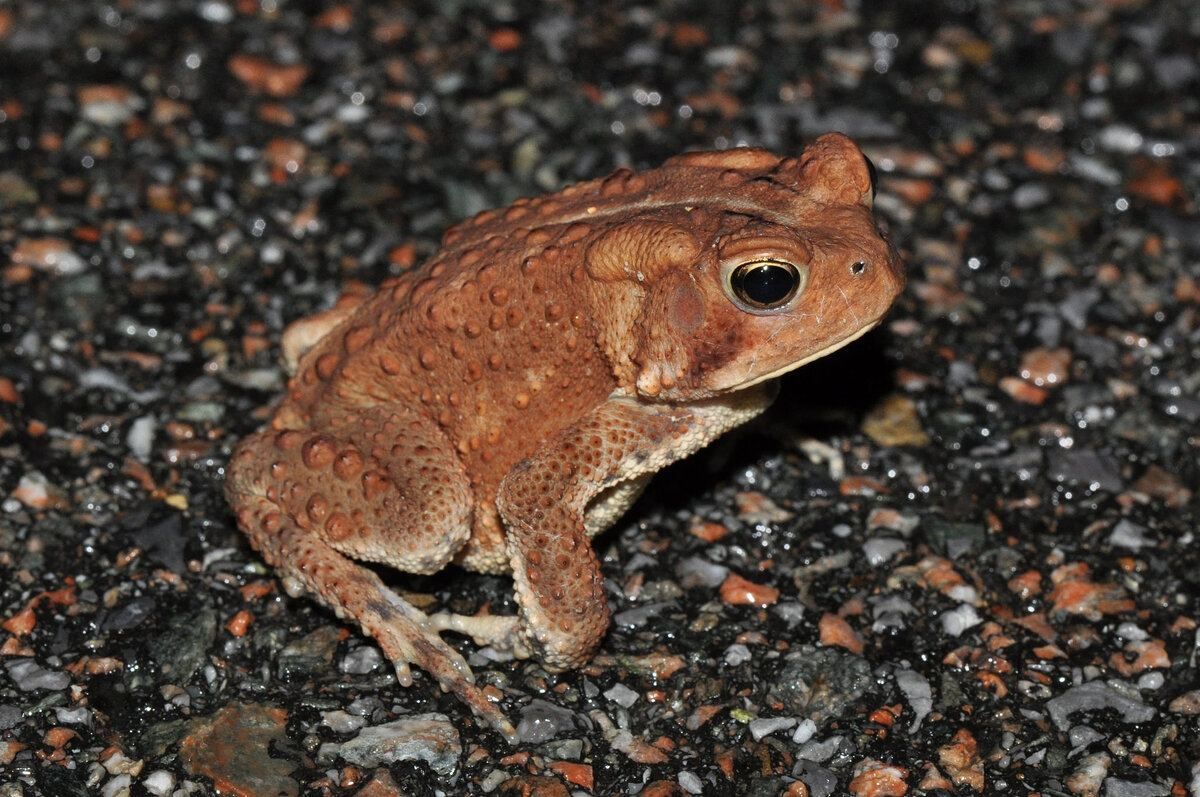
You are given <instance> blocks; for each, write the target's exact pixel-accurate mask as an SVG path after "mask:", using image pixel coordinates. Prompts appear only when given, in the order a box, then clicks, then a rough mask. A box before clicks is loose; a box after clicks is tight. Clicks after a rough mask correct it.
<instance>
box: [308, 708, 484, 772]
mask: <svg viewBox="0 0 1200 797" xmlns="http://www.w3.org/2000/svg"><path fill="white" fill-rule="evenodd" d="M461 754H462V747H461V745H460V743H459V738H458V731H457V730H456V729H455V727H454V724H453V723H451V722H450V718H449V717H447V716H446V715H445V714H436V713H428V714H415V715H413V716H410V717H402V718H400V719H398V720H393V721H392V722H386V723H384V724H382V725H371V726H367V727H365V728H363V729H362V730H360V731H359V732H358V735H357V736H355V737H354V738H353V739H350V740H348V741H346V742H341V743H337V742H328V743H326V744H322V745H321V747H320V749H319V750H318V756H319V757H320V758H322V759H323V760H325V761H330V760H332V759H333V758H335V757H337V756H341V757H342V758H343V759H345V760H346V761H348V762H350V763H351V764H357V765H358V766H361V767H377V766H381V765H384V766H386V765H389V764H395V763H398V762H400V761H423V762H424V763H425V764H427V765H428V766H429V768H430V769H432V770H433V771H434V772H436V773H437V774H438V775H440V776H442V777H444V778H445V777H450V776H451V775H453V774H454V773H455V772H456V771H457V770H458V760H459V756H460V755H461Z"/></svg>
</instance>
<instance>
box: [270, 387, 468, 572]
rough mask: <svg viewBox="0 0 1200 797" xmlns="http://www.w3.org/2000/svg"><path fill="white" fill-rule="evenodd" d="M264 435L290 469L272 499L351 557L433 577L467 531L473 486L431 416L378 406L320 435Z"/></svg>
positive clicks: (347, 418) (454, 550)
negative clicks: (471, 486)
mask: <svg viewBox="0 0 1200 797" xmlns="http://www.w3.org/2000/svg"><path fill="white" fill-rule="evenodd" d="M266 435H268V436H274V440H275V444H274V446H273V449H274V450H273V451H272V452H271V454H272V457H274V458H276V459H277V460H279V461H281V462H282V463H283V464H284V466H285V469H286V471H287V472H288V478H286V479H285V480H284V481H283V483H282V484H278V485H277V489H278V493H277V497H276V499H275V501H276V503H278V504H279V506H280V508H281V509H282V510H283V511H284V512H285V513H286V514H287V515H288V516H289V517H292V518H294V519H295V520H296V522H297V523H298V524H299V525H301V526H302V527H303V526H305V525H307V526H308V530H309V531H310V532H311V533H313V534H316V535H318V536H320V537H321V538H322V539H324V540H325V541H326V542H327V543H328V544H329V545H330V547H332V548H334V549H335V550H337V551H339V552H341V553H343V554H345V555H346V556H349V557H352V558H354V559H360V560H366V561H371V562H380V563H383V564H387V565H389V566H391V567H395V568H398V569H400V570H404V571H406V572H410V573H433V572H436V571H438V570H440V569H442V567H444V566H445V565H446V563H447V562H449V561H450V559H451V557H453V555H454V553H455V552H456V551H457V550H458V549H459V548H460V547H461V546H462V544H463V543H464V542H465V541H466V539H467V537H468V536H469V535H470V530H471V516H472V496H471V490H470V482H469V480H468V478H467V475H466V472H465V471H464V469H463V466H462V463H461V462H460V461H459V459H458V457H457V455H456V454H455V452H454V449H453V446H451V444H450V441H449V440H448V438H447V437H446V435H445V433H444V432H442V430H441V429H440V428H438V427H437V425H436V424H434V423H432V422H431V421H429V420H428V419H426V418H423V417H421V416H419V415H417V414H415V413H413V412H411V411H409V410H405V409H404V408H397V407H377V408H374V409H370V410H365V411H362V412H359V413H355V414H353V415H350V416H347V417H345V418H344V419H342V420H341V422H340V423H338V424H337V426H336V427H333V428H331V429H329V430H327V431H325V432H324V433H320V434H318V433H312V432H295V431H289V432H266ZM297 435H298V436H299V437H296V436H297ZM277 468H278V463H276V464H275V465H273V466H271V469H277Z"/></svg>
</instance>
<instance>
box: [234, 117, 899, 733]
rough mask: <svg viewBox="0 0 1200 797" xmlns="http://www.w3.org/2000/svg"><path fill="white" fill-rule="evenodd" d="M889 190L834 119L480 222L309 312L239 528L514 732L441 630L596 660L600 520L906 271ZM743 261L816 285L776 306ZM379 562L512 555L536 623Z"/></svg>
mask: <svg viewBox="0 0 1200 797" xmlns="http://www.w3.org/2000/svg"><path fill="white" fill-rule="evenodd" d="M871 201H872V184H871V175H870V172H869V168H868V166H867V164H866V161H865V159H864V157H863V155H862V153H861V152H860V151H859V149H858V148H857V147H856V146H855V145H854V144H853V143H852V142H851V141H850V140H849V139H847V138H845V137H844V136H841V135H838V134H829V135H825V136H822V137H821V138H819V139H818V140H817V141H815V142H814V143H813V144H812V145H811V146H809V147H808V148H807V149H806V150H805V151H804V153H803V154H802V155H801V157H799V158H778V157H776V156H774V155H772V154H770V153H768V152H765V151H763V150H757V149H735V150H729V151H725V152H705V153H693V154H688V155H682V156H679V157H676V158H672V159H671V160H669V161H667V162H666V163H665V164H664V165H663V166H662V167H660V168H658V169H655V170H653V171H649V172H645V173H642V174H633V173H631V172H628V171H620V172H617V173H615V174H613V175H611V176H609V177H607V178H604V179H602V180H596V181H592V182H587V183H581V184H579V185H575V186H572V187H570V188H567V189H566V190H564V191H561V192H559V193H557V194H551V195H548V196H544V197H542V198H540V199H535V200H521V201H519V202H517V203H515V204H514V205H512V207H510V208H507V209H504V210H495V211H489V212H486V213H483V214H481V215H479V216H476V217H475V218H474V219H471V220H470V221H467V222H465V223H463V224H461V225H459V226H457V227H455V228H453V229H452V230H450V231H449V232H448V233H447V234H446V236H445V240H444V241H443V246H442V249H441V250H440V251H439V252H438V254H437V255H436V256H435V257H434V258H433V259H432V260H431V261H430V262H429V263H427V264H426V265H425V266H424V267H423V268H421V269H419V270H416V271H413V272H411V273H408V274H405V275H403V276H401V277H399V278H397V279H394V280H391V281H389V282H388V283H386V284H385V285H384V286H382V288H381V289H380V290H379V292H378V293H376V294H375V295H374V296H372V297H370V298H368V299H366V300H360V301H358V302H357V303H353V302H351V303H348V304H346V305H344V306H341V307H339V308H338V309H335V310H333V311H330V312H328V313H325V314H322V315H320V316H316V317H314V318H312V319H309V320H307V321H303V322H299V323H298V324H296V325H294V326H293V327H292V328H291V329H289V331H288V333H287V334H286V336H285V340H284V348H285V355H286V356H288V358H289V359H290V360H291V361H292V362H293V364H294V365H295V366H296V369H295V376H294V377H293V378H292V380H291V382H290V384H289V387H288V392H287V395H286V396H285V397H284V399H283V400H282V402H281V403H280V405H279V406H278V408H277V409H276V411H275V414H274V417H273V418H272V419H271V421H270V423H269V424H268V425H267V426H265V427H264V428H263V429H261V430H260V431H258V432H257V433H256V434H254V435H252V436H250V437H249V438H247V439H245V440H243V441H242V442H241V444H240V445H239V446H238V447H237V450H236V452H235V453H234V456H233V459H232V461H231V462H230V465H229V474H228V480H227V487H226V490H227V494H228V497H229V501H230V503H231V504H232V506H233V507H234V509H235V510H236V513H237V517H238V522H239V524H240V525H241V527H242V528H243V529H244V530H245V532H246V533H247V534H248V535H249V537H250V540H251V542H252V543H253V545H254V546H255V548H257V549H258V550H259V551H261V552H262V554H263V556H264V557H265V558H266V559H267V561H268V562H270V563H271V564H272V565H274V566H275V567H276V568H277V569H278V570H279V571H280V572H281V573H282V574H283V576H284V580H285V585H287V587H288V589H289V592H293V593H295V592H300V591H307V592H310V593H313V594H315V595H316V596H317V597H318V598H319V599H320V600H321V601H322V602H324V603H325V604H327V605H329V606H331V607H332V608H333V609H334V610H335V611H336V612H337V614H338V616H339V617H345V618H348V619H353V620H355V621H356V622H358V623H359V624H360V625H361V626H362V628H363V629H364V630H365V631H366V633H368V634H370V635H371V636H373V637H375V638H376V639H377V640H378V642H379V644H380V645H381V646H382V648H383V650H384V652H385V653H386V655H387V656H388V657H389V658H390V659H391V660H392V661H393V662H394V663H395V665H396V668H397V672H398V675H399V678H400V681H401V683H403V684H405V685H407V684H408V683H411V674H410V672H409V665H410V664H416V665H418V666H420V667H421V668H423V669H425V670H426V671H428V672H430V673H431V674H432V675H433V676H434V677H435V678H437V680H438V681H439V682H440V683H441V685H442V686H443V687H445V688H447V689H450V690H453V691H454V692H456V693H457V694H458V695H459V696H460V697H461V698H462V699H463V700H464V701H465V702H466V703H467V704H469V705H470V706H471V708H472V709H473V710H474V711H475V712H476V713H477V714H478V715H479V716H480V717H482V718H484V719H485V720H487V721H488V722H490V723H491V724H492V725H493V726H494V727H495V728H496V729H498V730H500V731H501V732H503V733H505V734H506V735H508V736H509V738H513V735H514V734H513V729H512V726H511V725H510V724H509V723H508V721H507V720H506V719H505V718H504V716H503V714H501V712H500V711H499V710H498V709H497V708H496V707H495V706H494V705H492V704H491V703H490V702H488V700H487V699H486V697H485V696H484V694H483V692H482V691H481V690H479V689H478V688H477V687H475V686H474V685H473V678H472V675H471V672H470V670H469V669H468V668H467V666H466V663H465V662H464V661H463V659H462V658H461V657H460V656H459V655H458V654H457V653H456V652H455V651H454V650H453V649H452V648H450V647H449V646H448V645H447V644H446V643H445V642H444V641H443V640H442V639H441V637H440V631H443V630H447V629H452V630H455V631H459V632H463V633H467V634H470V635H471V636H473V637H474V638H475V639H476V641H477V642H479V643H480V644H491V645H495V646H498V647H501V648H505V649H508V650H511V651H513V652H514V653H515V654H516V655H518V656H533V657H535V658H537V659H539V660H540V661H542V662H543V663H544V664H545V665H546V666H547V667H549V668H552V669H564V668H570V667H575V666H578V665H580V664H582V663H583V662H585V661H587V660H588V659H589V658H590V657H591V656H592V654H593V653H594V651H595V650H596V648H597V646H598V645H599V643H600V641H601V638H602V637H603V635H604V632H605V630H606V628H607V626H608V621H609V619H608V614H609V613H608V607H607V603H606V601H605V596H604V588H603V583H602V576H601V572H600V568H599V565H598V562H597V559H596V555H595V553H594V552H593V550H592V547H591V544H590V537H591V535H593V534H595V533H596V532H598V531H600V530H601V529H602V528H604V527H605V526H607V525H609V524H610V523H611V522H612V521H613V520H615V519H616V517H618V516H619V515H620V513H621V512H622V511H624V509H625V508H626V507H627V506H628V505H629V503H630V502H631V501H632V500H633V499H634V498H636V496H637V494H638V493H639V492H640V490H641V488H642V487H643V486H644V485H645V483H646V481H647V479H648V478H649V476H650V474H652V473H654V472H655V471H657V470H659V469H660V468H662V467H663V466H665V465H667V464H669V463H671V462H673V461H675V460H677V459H679V458H681V457H684V456H687V455H688V454H690V453H692V452H693V451H695V450H697V449H698V448H700V447H701V446H704V445H706V444H707V443H708V442H710V441H711V440H712V439H713V438H715V437H716V436H717V435H719V434H721V433H722V432H724V431H726V430H727V429H729V428H731V427H733V426H735V425H737V424H740V423H743V422H744V421H746V420H748V419H749V418H751V417H753V416H754V415H755V414H757V413H758V412H760V411H762V410H763V409H764V408H765V407H766V406H767V405H768V404H769V403H770V401H771V398H772V397H773V395H774V392H773V389H772V382H771V380H772V379H773V378H774V377H776V376H778V375H780V374H782V373H784V372H786V371H789V370H791V369H793V368H796V367H798V366H800V365H802V364H804V363H806V362H808V361H810V360H813V359H815V358H817V357H820V356H822V355H824V354H827V353H829V352H830V351H833V350H834V349H836V348H838V347H840V346H842V345H844V344H846V343H848V342H849V341H851V340H854V339H855V338H857V337H858V336H859V335H861V334H862V333H864V332H865V331H867V330H868V329H870V328H871V327H873V326H875V325H876V324H877V323H878V322H879V321H880V319H881V318H882V317H883V315H884V313H885V312H886V311H887V310H888V308H889V307H890V306H891V304H892V302H893V300H894V299H895V297H896V295H897V294H898V293H899V291H900V290H901V288H902V287H903V282H904V277H903V272H902V266H901V263H900V260H899V258H898V256H897V254H896V252H895V251H894V250H893V249H892V248H891V247H890V246H889V245H888V243H887V242H886V241H885V240H884V239H883V238H882V237H881V236H880V234H879V233H878V232H877V230H876V227H875V224H874V221H873V219H872V214H871ZM743 263H752V264H754V265H753V266H750V267H749V268H751V269H754V268H758V267H759V266H760V265H763V264H765V267H766V268H767V269H769V270H770V273H771V274H774V275H779V274H783V275H785V277H786V276H788V275H791V276H792V277H794V278H795V279H796V280H798V281H799V282H800V283H802V284H801V285H800V289H799V290H798V291H797V292H796V293H795V295H794V296H792V297H791V298H788V299H786V301H783V302H782V303H779V304H778V306H769V307H768V306H761V305H762V303H761V302H758V303H756V301H757V300H759V299H761V292H759V293H754V292H753V291H752V292H751V293H752V294H753V295H752V296H750V297H747V295H746V292H745V290H744V289H742V290H741V292H740V293H739V277H738V276H737V275H738V274H739V273H740V271H739V269H738V266H739V265H740V264H743ZM787 264H790V266H789V265H787ZM785 282H786V279H785ZM772 290H776V289H775V288H768V289H767V290H766V292H767V293H768V294H769V293H770V292H771V291H772ZM768 298H770V297H768ZM355 560H360V561H368V562H377V563H382V564H386V565H390V566H392V567H395V568H398V569H400V570H403V571H407V572H411V573H432V572H435V571H437V570H440V569H441V568H442V567H444V566H445V565H447V564H449V563H451V562H454V563H456V564H459V565H461V566H463V567H465V568H467V569H469V570H476V571H481V572H504V571H509V572H511V573H512V577H513V580H514V588H515V591H516V598H517V603H518V605H519V614H518V615H517V616H516V617H501V616H494V617H464V616H459V615H450V614H438V615H433V616H426V615H424V614H423V613H421V612H420V611H418V610H416V609H415V608H413V607H412V606H410V605H409V604H408V603H406V602H405V601H404V600H403V599H402V598H401V597H400V596H399V595H397V594H396V593H395V592H394V591H392V590H390V589H388V588H387V587H386V586H384V584H383V583H382V582H381V581H380V579H379V578H378V576H377V575H376V574H375V573H374V572H373V571H372V570H370V569H369V568H366V567H363V566H361V565H359V564H357V563H356V561H355Z"/></svg>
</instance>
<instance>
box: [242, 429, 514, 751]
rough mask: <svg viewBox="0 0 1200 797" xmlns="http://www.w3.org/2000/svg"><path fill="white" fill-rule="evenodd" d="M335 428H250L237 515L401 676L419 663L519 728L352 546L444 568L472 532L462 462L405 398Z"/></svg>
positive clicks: (290, 584) (383, 558) (371, 556)
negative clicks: (402, 404) (403, 403)
mask: <svg viewBox="0 0 1200 797" xmlns="http://www.w3.org/2000/svg"><path fill="white" fill-rule="evenodd" d="M342 430H345V432H344V436H339V435H338V434H337V433H339V432H342ZM333 431H334V434H317V433H314V432H308V431H297V430H287V431H274V430H270V429H265V430H262V431H260V432H258V433H257V434H255V435H252V436H250V437H248V438H246V439H245V440H244V441H243V442H242V443H241V444H240V445H239V446H238V449H237V451H236V452H235V454H234V456H233V459H232V460H231V461H230V463H229V474H228V478H227V480H226V492H227V494H228V497H229V501H230V503H231V504H232V505H233V507H234V508H235V510H236V512H237V517H238V523H239V524H240V525H241V527H242V528H243V529H244V530H245V531H246V533H247V534H248V535H249V537H250V540H251V543H252V544H253V545H254V547H255V548H256V549H258V550H259V551H260V552H261V553H262V555H263V558H264V559H266V560H267V562H268V563H270V564H271V565H273V566H274V567H276V568H277V569H278V571H279V572H280V574H281V575H282V576H283V578H284V584H285V586H286V587H287V588H288V591H289V593H292V594H296V593H298V592H300V591H301V590H303V591H307V592H310V593H312V594H313V595H315V596H316V597H317V598H318V599H319V600H320V601H321V602H322V603H324V604H326V605H327V606H329V607H330V608H332V609H333V610H334V611H335V612H336V613H337V615H338V616H339V617H342V618H346V619H352V620H354V621H356V622H357V623H359V625H361V626H362V629H363V631H364V632H366V633H367V634H369V635H370V636H372V637H374V638H375V640H376V641H377V642H378V643H379V645H380V647H381V648H382V649H383V652H384V654H385V655H386V656H387V657H388V658H389V659H390V660H391V661H392V662H393V664H394V665H395V667H396V673H397V677H398V678H399V680H400V682H401V683H402V684H404V685H406V686H407V685H408V684H410V683H411V682H412V676H411V672H410V670H409V665H411V664H415V665H417V666H418V667H420V668H422V669H423V670H425V671H426V672H428V673H429V674H430V675H432V676H433V677H434V678H435V679H436V680H437V681H438V683H439V684H441V686H442V687H443V688H445V689H447V690H449V691H453V692H454V693H455V694H456V695H457V696H458V697H459V698H460V699H462V700H463V702H465V703H466V704H467V705H468V706H470V707H471V709H472V710H473V711H474V712H475V713H476V714H477V715H478V716H479V717H480V718H482V719H484V720H485V721H487V722H488V723H489V724H490V725H492V727H494V728H495V729H496V730H498V731H500V732H501V733H503V734H505V735H506V736H508V737H509V738H510V739H511V738H514V735H515V731H514V729H513V727H512V725H511V724H510V723H509V722H508V720H507V719H506V718H505V717H504V715H503V714H502V713H501V712H500V710H499V709H498V708H496V707H495V706H494V705H493V704H492V703H491V702H489V701H488V699H487V697H486V696H485V695H484V693H483V692H482V690H480V689H479V688H478V687H476V686H475V685H474V676H473V675H472V673H471V670H470V668H469V667H468V666H467V664H466V662H465V661H464V660H463V658H462V657H461V656H460V655H459V654H458V653H457V652H456V651H455V650H454V649H453V648H451V647H450V646H449V645H447V644H446V643H445V642H444V641H442V639H441V637H440V636H439V635H438V628H437V627H436V626H435V625H434V624H433V623H431V622H430V618H429V617H427V616H426V615H425V614H423V613H422V612H421V611H419V610H418V609H416V608H415V607H413V606H411V605H410V604H409V603H408V602H407V601H405V600H404V599H403V598H402V597H401V596H400V595H398V594H396V593H395V592H394V591H392V590H391V589H389V588H388V587H387V586H385V585H384V584H383V582H382V581H381V580H380V579H379V577H378V576H377V575H376V574H375V573H374V571H372V570H370V569H369V568H367V567H364V566H362V565H359V564H357V563H356V562H355V561H353V559H352V558H351V557H353V558H358V559H367V560H372V561H378V562H384V563H387V564H389V565H392V566H394V567H398V568H400V569H403V570H406V571H409V572H422V573H428V572H434V571H437V570H439V569H441V568H442V567H443V566H444V565H445V564H446V563H447V562H449V560H450V559H451V557H452V556H453V555H454V552H455V551H456V550H457V549H458V548H459V547H460V546H461V545H462V543H463V541H465V540H466V538H467V536H468V534H469V533H470V521H471V498H470V485H469V482H468V481H467V477H466V474H465V472H464V471H463V469H462V466H461V464H460V463H459V462H458V460H457V458H455V457H454V455H453V453H452V449H451V448H450V446H449V445H448V444H447V442H446V441H445V439H444V437H443V436H442V434H441V431H440V430H439V429H438V428H437V427H436V426H434V425H432V424H431V423H429V422H428V421H426V420H424V419H422V418H420V417H418V416H416V415H413V414H411V413H406V412H404V411H403V410H396V409H391V408H390V409H388V410H386V411H383V410H373V411H368V412H364V413H361V414H359V415H356V416H353V417H350V418H347V419H346V420H345V422H344V423H341V424H339V425H338V426H337V427H336V428H335V429H334V430H333Z"/></svg>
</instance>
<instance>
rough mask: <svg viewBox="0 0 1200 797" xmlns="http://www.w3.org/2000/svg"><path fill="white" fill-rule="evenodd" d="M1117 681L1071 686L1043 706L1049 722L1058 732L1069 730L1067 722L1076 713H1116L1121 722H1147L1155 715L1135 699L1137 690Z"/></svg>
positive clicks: (1152, 708)
mask: <svg viewBox="0 0 1200 797" xmlns="http://www.w3.org/2000/svg"><path fill="white" fill-rule="evenodd" d="M1116 684H1119V682H1111V683H1110V682H1105V681H1088V682H1087V683H1085V684H1080V685H1079V686H1073V687H1071V688H1070V689H1068V690H1067V691H1065V692H1063V693H1062V694H1061V695H1058V696H1057V697H1053V698H1051V699H1050V700H1049V701H1047V703H1046V708H1047V710H1048V711H1049V712H1050V719H1052V720H1053V721H1054V724H1055V725H1056V726H1058V728H1059V729H1060V730H1066V729H1067V728H1068V727H1070V724H1069V719H1070V717H1071V716H1072V715H1074V714H1078V713H1087V712H1092V711H1099V710H1103V709H1109V710H1112V711H1114V712H1116V713H1117V714H1118V715H1119V716H1120V717H1121V720H1122V721H1124V722H1149V721H1150V720H1152V719H1154V717H1155V715H1157V713H1158V712H1157V711H1156V710H1155V709H1154V707H1153V706H1147V705H1146V704H1145V703H1143V702H1142V701H1141V700H1140V699H1139V697H1138V696H1137V691H1136V690H1135V689H1133V688H1132V687H1129V686H1128V685H1126V684H1119V686H1118V685H1116Z"/></svg>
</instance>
